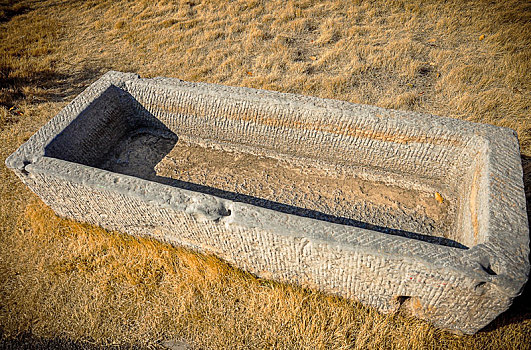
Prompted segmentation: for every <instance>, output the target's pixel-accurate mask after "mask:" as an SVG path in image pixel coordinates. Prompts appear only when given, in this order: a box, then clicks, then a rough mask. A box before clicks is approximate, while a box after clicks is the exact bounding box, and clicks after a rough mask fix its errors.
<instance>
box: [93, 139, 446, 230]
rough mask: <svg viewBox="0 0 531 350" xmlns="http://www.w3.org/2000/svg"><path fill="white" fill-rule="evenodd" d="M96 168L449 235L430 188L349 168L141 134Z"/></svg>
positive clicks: (349, 220) (355, 221) (337, 217)
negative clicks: (382, 179)
mask: <svg viewBox="0 0 531 350" xmlns="http://www.w3.org/2000/svg"><path fill="white" fill-rule="evenodd" d="M101 168H103V169H106V170H110V171H114V172H118V173H122V174H126V175H133V176H137V177H141V178H144V179H148V180H151V181H157V182H160V183H164V184H168V185H172V186H177V187H182V188H187V189H191V190H195V191H201V192H205V193H210V194H213V195H217V196H220V197H223V198H227V199H231V200H236V201H241V202H247V203H250V204H254V205H259V206H264V207H269V208H271V209H277V210H281V211H285V212H288V213H292V214H296V215H302V216H307V217H313V218H317V219H322V220H326V221H331V222H336V223H340V224H347V225H355V226H361V227H365V226H364V225H367V227H369V228H374V227H377V228H378V229H379V230H380V231H383V232H387V231H392V230H399V231H401V232H402V231H403V232H405V233H406V235H407V233H414V234H420V235H428V236H434V237H445V238H451V237H449V236H450V233H451V232H452V231H453V225H452V223H453V222H454V220H453V217H454V214H453V213H454V208H453V205H452V204H453V203H451V201H449V200H447V199H443V198H442V197H439V196H438V194H436V192H433V191H421V190H415V189H410V188H403V187H399V186H395V185H389V184H386V183H384V182H379V181H369V180H366V179H362V178H360V177H356V176H353V174H352V172H349V171H348V169H344V168H338V167H324V166H319V165H316V164H315V163H312V162H306V163H305V162H304V161H296V162H294V161H292V160H291V161H290V160H286V159H277V158H273V157H267V156H260V155H255V154H251V153H246V152H242V151H233V150H231V151H227V150H225V149H219V148H211V147H203V146H200V145H198V144H193V143H190V142H185V141H182V139H179V141H177V139H176V138H172V137H169V136H167V137H165V136H164V135H162V136H161V135H155V134H153V133H149V132H140V133H135V134H132V135H129V136H128V137H126V138H124V139H123V140H121V141H120V142H119V143H118V145H117V146H116V147H115V148H114V149H113V151H112V152H111V154H109V155H108V157H107V159H106V160H105V162H104V163H103V164H102V165H101Z"/></svg>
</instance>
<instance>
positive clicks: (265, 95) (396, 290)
mask: <svg viewBox="0 0 531 350" xmlns="http://www.w3.org/2000/svg"><path fill="white" fill-rule="evenodd" d="M91 121H93V122H91ZM105 125H107V126H111V128H109V129H106V128H105V127H104V126H105ZM146 127H147V128H159V129H160V128H165V129H167V130H169V131H171V132H174V133H175V134H177V135H179V137H181V136H186V137H188V138H189V139H196V140H200V141H201V142H204V143H207V144H215V145H217V146H220V147H229V148H230V147H234V148H236V149H241V150H245V151H249V152H256V153H257V154H260V153H264V152H265V153H266V154H272V155H274V154H284V155H288V156H292V157H298V158H301V159H312V160H314V161H317V162H326V163H328V164H330V163H332V164H339V165H342V166H343V165H344V166H358V167H360V168H363V169H365V170H364V175H363V176H366V177H369V178H370V177H377V178H378V179H382V178H385V179H387V181H389V183H393V184H398V183H401V184H402V185H404V184H406V185H410V186H415V183H417V184H418V183H419V181H420V182H422V181H427V182H433V183H438V182H441V186H442V188H443V190H444V191H448V193H451V194H453V195H455V196H456V197H458V198H459V203H458V208H459V209H458V211H459V216H458V219H457V220H456V224H455V230H454V231H455V233H454V235H455V236H454V239H456V240H458V241H459V242H461V243H464V244H465V245H466V246H468V247H469V249H459V248H454V247H448V246H443V245H439V244H433V243H428V242H424V241H419V240H416V239H409V238H406V237H401V236H394V235H389V234H385V233H382V232H377V231H371V230H367V229H364V228H360V227H354V226H347V225H338V224H333V223H330V222H326V221H320V220H314V219H310V218H306V217H300V216H296V215H289V214H285V213H282V212H278V211H275V210H271V209H266V208H262V207H256V206H252V205H249V204H245V203H240V202H233V201H229V200H225V199H222V198H218V197H215V196H211V195H208V194H204V193H199V192H193V191H189V190H186V189H182V188H177V187H172V186H167V185H163V184H160V183H156V182H152V181H146V180H143V179H140V178H136V177H131V176H126V175H121V174H117V173H112V172H109V171H105V170H102V169H98V168H97V167H93V166H98V165H97V163H98V155H99V154H100V153H106V152H107V151H108V149H107V148H106V147H105V146H104V145H102V142H101V137H102V135H101V132H103V133H104V137H105V138H106V140H111V142H110V143H113V142H115V140H117V139H119V138H120V137H122V135H124V134H125V133H127V132H128V130H135V129H137V128H146ZM112 131H114V132H112ZM105 133H108V134H105ZM92 146H94V147H92ZM103 156H104V154H101V157H102V158H103ZM6 164H7V165H8V167H10V168H12V169H13V170H14V171H15V173H16V174H17V175H18V176H19V177H20V178H21V179H22V181H24V182H25V183H26V184H27V185H28V186H29V187H30V188H31V189H32V190H33V191H34V192H35V193H37V194H38V195H39V196H40V197H41V198H42V199H43V201H44V202H45V203H47V204H48V205H49V206H51V207H52V208H53V209H54V210H55V212H56V213H57V214H58V215H61V216H64V217H68V218H72V219H75V220H81V221H86V222H90V223H93V224H97V225H100V226H103V227H106V228H108V229H114V230H119V231H123V232H127V233H130V234H134V235H148V236H152V237H155V238H157V239H161V240H164V241H168V242H171V243H174V244H179V245H186V246H188V247H191V248H194V249H198V250H201V251H207V252H213V253H215V254H217V255H219V256H220V257H222V258H224V259H226V260H228V261H230V262H232V263H234V264H235V265H236V266H238V267H241V268H243V269H246V270H249V271H251V272H253V273H256V274H257V275H259V276H263V277H267V278H273V279H278V280H282V281H286V282H290V283H300V284H303V285H307V286H311V287H315V288H319V289H321V290H323V291H327V292H332V293H337V294H339V295H342V296H345V297H348V298H354V299H357V300H360V301H361V302H363V303H365V304H368V305H372V306H374V307H376V308H378V309H379V310H381V311H383V312H390V311H393V310H395V309H396V308H397V307H399V304H400V303H403V304H404V305H403V307H407V308H409V309H411V311H412V312H413V313H414V314H416V315H417V316H418V317H421V318H424V319H426V320H429V321H430V322H432V323H433V324H435V325H437V326H440V327H443V328H447V329H452V330H459V331H463V332H465V333H474V332H476V331H477V330H479V329H480V328H482V327H484V326H485V325H486V324H488V323H489V322H490V321H491V320H493V319H494V318H495V317H496V316H497V315H498V314H499V313H501V312H503V311H504V310H506V309H507V308H508V307H509V305H510V304H511V302H512V299H513V298H514V297H516V296H517V295H519V293H520V291H521V288H522V286H523V284H524V283H525V282H526V280H527V276H528V273H529V261H528V254H529V232H528V227H527V218H526V212H525V197H524V193H523V182H522V168H521V163H520V155H519V150H518V142H517V138H516V135H515V134H514V132H513V131H512V130H509V129H504V128H498V127H494V126H490V125H481V124H474V123H468V122H464V121H459V120H453V119H448V118H439V117H434V116H430V115H424V114H417V113H409V112H399V111H392V110H385V109H381V108H377V107H372V106H361V105H355V104H351V103H346V102H341V101H334V100H325V99H318V98H312V97H305V96H299V95H292V94H280V93H276V92H270V91H262V90H254V89H247V88H232V87H226V86H220V85H213V84H194V83H187V82H183V81H180V80H178V79H166V78H158V79H139V78H138V76H136V75H134V74H123V73H118V72H109V73H108V74H106V75H105V76H103V77H102V78H101V79H100V80H98V81H97V82H95V83H94V84H93V85H91V86H90V87H89V88H88V89H87V90H85V91H84V92H83V93H82V94H80V95H79V96H78V97H76V99H74V101H72V103H71V104H69V105H68V106H67V107H65V109H63V110H62V111H61V112H60V113H59V114H58V115H57V116H56V117H55V118H53V119H52V120H51V121H50V122H49V123H48V124H47V125H45V126H44V127H43V128H41V129H40V130H39V131H38V132H37V133H36V134H35V135H34V136H32V138H30V140H28V142H26V143H25V144H24V145H22V146H21V147H20V148H19V150H17V151H16V152H15V153H14V154H13V155H11V156H10V157H9V158H8V159H7V160H6ZM421 180H422V181H421ZM443 194H444V193H443Z"/></svg>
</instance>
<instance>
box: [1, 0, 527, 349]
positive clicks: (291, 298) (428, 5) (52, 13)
mask: <svg viewBox="0 0 531 350" xmlns="http://www.w3.org/2000/svg"><path fill="white" fill-rule="evenodd" d="M108 69H116V70H122V71H135V72H138V73H140V74H141V75H143V76H173V77H179V78H182V79H185V80H192V81H207V82H215V83H223V84H228V85H237V86H249V87H256V88H264V89H272V90H277V91H284V92H295V93H303V94H308V95H314V96H320V97H331V98H337V99H342V100H347V101H352V102H359V103H368V104H374V105H379V106H383V107H392V108H398V109H407V110H417V111H426V112H430V113H434V114H438V115H445V116H450V117H456V118H462V119H467V120H473V121H478V122H486V123H492V124H496V125H501V126H508V127H512V128H514V129H516V130H517V131H518V134H519V137H520V144H521V149H522V154H523V156H522V161H523V164H524V168H525V183H526V190H527V193H528V195H530V191H529V189H530V188H531V177H530V174H531V158H530V157H531V122H530V119H531V118H530V106H531V86H530V85H531V6H530V5H529V4H528V3H526V2H525V1H505V2H499V3H496V2H486V1H485V2H483V1H469V2H463V1H457V0H456V1H454V2H452V1H450V2H445V3H442V2H438V1H433V2H424V1H411V2H405V1H404V2H400V1H391V0H381V1H379V2H375V3H371V2H340V1H332V0H328V1H322V2H318V1H310V0H307V1H298V2H292V1H289V2H284V1H268V2H266V1H253V0H248V1H232V2H222V1H219V2H217V1H201V2H200V1H196V0H189V1H180V2H172V1H158V2H154V1H125V0H121V1H111V0H107V1H62V2H59V1H55V2H54V1H21V2H17V3H13V2H6V1H2V0H0V145H1V146H0V159H2V160H3V159H5V158H6V157H7V156H8V155H9V154H10V153H11V152H12V151H14V150H15V148H16V147H18V146H19V145H20V144H22V143H23V142H24V141H25V140H26V139H27V138H28V137H29V136H30V135H31V134H32V133H34V132H35V131H36V130H37V129H38V128H39V127H40V126H42V125H43V124H44V123H45V122H46V121H47V120H49V119H50V118H51V117H52V116H53V115H54V114H55V113H56V112H57V111H59V110H60V108H62V107H63V106H64V105H65V104H66V103H67V102H68V101H70V100H71V99H72V98H73V97H74V96H75V95H76V94H77V93H78V92H79V91H80V90H81V89H82V88H83V87H85V86H86V85H87V84H88V83H90V82H91V81H93V80H95V79H96V78H97V77H98V76H99V75H100V74H102V73H103V72H105V71H107V70H108ZM0 196H1V201H0V241H1V243H0V300H1V304H0V330H1V331H2V332H4V334H6V335H8V336H11V335H15V334H18V333H21V332H26V331H31V332H33V333H34V334H37V335H40V336H48V337H50V336H65V337H69V338H71V339H87V340H90V341H94V342H97V343H118V344H120V343H139V344H143V345H153V344H156V343H157V342H158V341H160V340H162V339H175V338H177V339H184V340H186V341H187V342H190V343H193V344H194V345H196V346H197V347H200V348H226V347H230V348H268V347H273V348H359V349H365V348H397V349H400V348H447V347H450V348H491V349H500V348H525V347H529V339H531V303H530V301H528V300H527V299H529V289H527V291H526V292H525V293H526V295H525V297H524V298H520V299H519V300H517V302H516V303H515V305H514V306H513V308H512V309H511V310H510V311H509V312H507V313H505V314H504V315H502V316H501V317H500V318H498V319H497V320H496V321H495V322H494V323H493V324H491V325H490V326H488V327H487V329H486V330H484V331H482V332H480V333H478V334H477V335H475V336H455V335H452V334H449V333H447V332H444V331H441V330H437V329H435V328H433V327H431V326H430V325H428V324H427V323H425V322H422V321H420V320H416V319H410V318H407V317H405V316H402V315H394V316H385V315H381V314H379V313H377V312H375V311H374V310H372V309H369V308H366V307H363V306H360V305H359V304H356V303H354V302H351V301H346V300H343V299H339V298H335V297H331V296H324V295H322V294H319V293H316V292H313V291H308V290H303V289H300V288H297V287H292V286H286V285H281V284H277V283H272V282H269V281H265V280H261V279H257V278H255V277H253V276H251V275H248V274H245V273H242V272H240V271H238V270H235V269H233V268H231V267H229V266H227V265H226V264H225V263H223V262H221V261H219V260H217V259H215V258H213V257H210V256H202V255H198V254H194V253H191V252H189V251H185V250H182V249H177V248H172V247H169V246H166V245H163V244H161V243H157V242H152V241H149V240H145V239H135V238H131V237H128V236H126V235H121V234H117V233H109V232H106V231H104V230H102V229H99V228H95V227H92V226H88V225H83V224H79V223H75V222H71V221H67V220H63V219H60V218H57V217H56V216H55V215H54V214H53V213H52V212H51V211H50V209H48V208H46V207H45V206H44V205H43V204H42V203H41V202H40V201H38V200H37V199H36V197H35V196H34V195H33V194H31V193H30V192H29V190H27V189H26V188H25V187H24V186H23V185H22V184H21V183H20V182H19V181H18V180H17V179H16V178H15V177H14V175H12V174H11V173H10V172H8V171H7V169H6V168H5V166H4V165H3V164H2V165H1V166H0ZM529 199H531V197H528V208H529V207H530V200H529Z"/></svg>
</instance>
